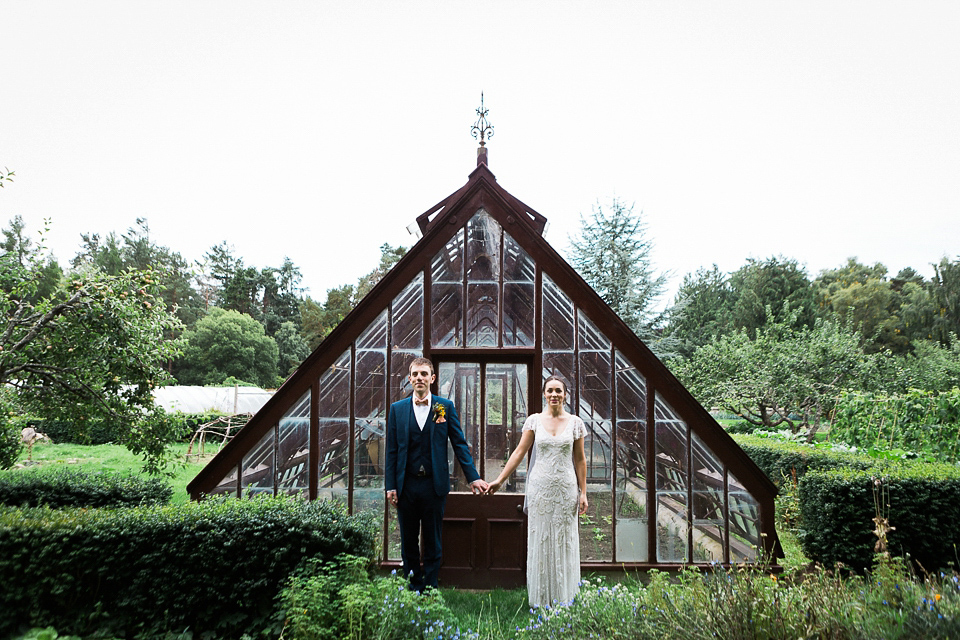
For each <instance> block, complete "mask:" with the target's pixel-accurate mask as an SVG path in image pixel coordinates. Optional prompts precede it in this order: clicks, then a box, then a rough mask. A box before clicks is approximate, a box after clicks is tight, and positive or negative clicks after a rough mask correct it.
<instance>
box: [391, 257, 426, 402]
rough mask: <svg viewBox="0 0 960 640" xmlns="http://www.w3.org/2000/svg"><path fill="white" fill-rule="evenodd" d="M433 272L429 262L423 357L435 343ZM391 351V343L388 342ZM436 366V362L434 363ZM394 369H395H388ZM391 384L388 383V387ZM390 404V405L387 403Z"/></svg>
mask: <svg viewBox="0 0 960 640" xmlns="http://www.w3.org/2000/svg"><path fill="white" fill-rule="evenodd" d="M432 309H433V273H432V270H431V269H430V265H429V264H428V265H427V266H425V267H424V268H423V357H424V358H429V357H430V347H431V346H432V344H433V317H432V313H431V310H432ZM387 347H388V349H387V350H388V351H389V347H390V345H389V343H388V344H387ZM434 366H436V364H434ZM388 371H393V369H388ZM389 386H390V385H389V384H388V385H387V387H389ZM387 406H390V405H387Z"/></svg>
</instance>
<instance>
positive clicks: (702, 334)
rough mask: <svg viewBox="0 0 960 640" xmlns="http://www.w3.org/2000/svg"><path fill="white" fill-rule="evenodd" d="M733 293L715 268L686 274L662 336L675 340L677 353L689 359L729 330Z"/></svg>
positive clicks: (731, 327)
mask: <svg viewBox="0 0 960 640" xmlns="http://www.w3.org/2000/svg"><path fill="white" fill-rule="evenodd" d="M732 307H733V293H732V291H731V289H730V282H729V279H728V278H727V276H726V275H725V274H723V273H721V272H720V269H719V268H718V267H717V265H713V267H712V268H711V269H705V268H703V267H701V268H700V269H697V271H696V272H695V273H692V274H691V273H688V274H687V275H685V276H684V277H683V282H682V283H681V285H680V288H679V289H678V290H677V295H676V297H675V298H674V303H673V306H672V307H671V308H670V310H669V312H668V317H669V320H668V322H667V325H666V327H665V329H664V334H665V335H667V336H671V337H673V338H675V339H676V340H677V351H678V352H679V354H680V355H681V356H683V357H684V358H689V357H690V356H692V355H693V353H694V352H695V351H696V350H697V349H698V348H699V347H701V346H703V345H705V344H707V343H708V342H710V341H711V340H712V339H714V338H717V337H719V336H721V335H724V334H726V333H729V332H730V331H731V330H732V329H733V308H732Z"/></svg>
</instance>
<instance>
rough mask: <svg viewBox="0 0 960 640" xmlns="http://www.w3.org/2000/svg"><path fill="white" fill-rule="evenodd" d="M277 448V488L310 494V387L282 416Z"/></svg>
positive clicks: (306, 495)
mask: <svg viewBox="0 0 960 640" xmlns="http://www.w3.org/2000/svg"><path fill="white" fill-rule="evenodd" d="M279 433H280V443H279V445H278V447H277V491H278V492H280V493H286V494H290V495H301V496H303V497H309V496H308V494H309V489H310V486H309V478H310V474H309V460H310V390H309V389H308V390H307V391H306V392H305V393H304V394H303V395H302V396H300V399H299V400H297V402H296V403H294V404H293V405H292V406H291V407H290V408H289V409H287V412H286V413H285V414H284V415H283V417H282V418H281V419H280V425H279Z"/></svg>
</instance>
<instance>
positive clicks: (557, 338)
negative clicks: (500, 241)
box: [542, 274, 576, 379]
mask: <svg viewBox="0 0 960 640" xmlns="http://www.w3.org/2000/svg"><path fill="white" fill-rule="evenodd" d="M573 322H574V310H573V300H571V299H570V298H569V297H568V296H567V294H565V293H564V292H563V291H561V290H560V287H558V286H557V285H556V283H554V281H553V280H551V279H550V277H549V276H548V275H547V274H543V319H542V323H543V348H544V350H545V351H573V349H574V348H575V347H576V345H575V344H574V332H573V327H574V325H573ZM571 379H572V378H571Z"/></svg>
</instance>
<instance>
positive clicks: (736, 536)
mask: <svg viewBox="0 0 960 640" xmlns="http://www.w3.org/2000/svg"><path fill="white" fill-rule="evenodd" d="M727 491H728V494H729V497H730V511H729V515H728V517H729V520H730V562H752V561H754V560H756V559H757V553H758V548H759V547H760V504H759V503H758V502H757V501H756V500H755V499H754V497H753V496H752V495H750V493H749V492H748V491H747V490H746V487H744V486H743V485H742V484H740V482H739V481H738V480H737V479H736V477H734V475H733V474H732V473H730V472H727Z"/></svg>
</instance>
